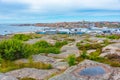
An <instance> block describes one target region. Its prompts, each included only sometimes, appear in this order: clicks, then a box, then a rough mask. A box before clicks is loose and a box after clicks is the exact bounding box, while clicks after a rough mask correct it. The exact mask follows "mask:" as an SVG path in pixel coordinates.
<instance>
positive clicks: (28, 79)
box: [20, 77, 36, 80]
mask: <svg viewBox="0 0 120 80" xmlns="http://www.w3.org/2000/svg"><path fill="white" fill-rule="evenodd" d="M20 80H36V79H34V78H28V77H24V78H21V79H20Z"/></svg>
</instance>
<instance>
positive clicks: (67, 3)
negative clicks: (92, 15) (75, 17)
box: [2, 0, 120, 12]
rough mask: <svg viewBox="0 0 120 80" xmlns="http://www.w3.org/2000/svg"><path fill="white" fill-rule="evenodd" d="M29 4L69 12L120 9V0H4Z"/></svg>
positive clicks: (41, 10) (44, 10)
mask: <svg viewBox="0 0 120 80" xmlns="http://www.w3.org/2000/svg"><path fill="white" fill-rule="evenodd" d="M2 2H6V3H23V4H27V5H29V8H28V9H29V10H30V11H38V12H49V11H50V12H61V11H64V12H67V11H73V10H82V9H104V10H120V0H2Z"/></svg>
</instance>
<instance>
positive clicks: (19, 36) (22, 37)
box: [12, 34, 32, 41]
mask: <svg viewBox="0 0 120 80" xmlns="http://www.w3.org/2000/svg"><path fill="white" fill-rule="evenodd" d="M12 38H13V39H17V40H21V41H27V40H29V39H31V38H32V37H31V36H30V35H26V34H15V35H14V36H13V37H12Z"/></svg>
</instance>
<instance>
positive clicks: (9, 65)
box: [0, 60, 52, 72]
mask: <svg viewBox="0 0 120 80" xmlns="http://www.w3.org/2000/svg"><path fill="white" fill-rule="evenodd" d="M21 68H36V69H51V68H52V65H51V64H46V63H43V62H33V61H31V62H28V63H23V62H17V63H15V62H13V61H8V60H3V61H2V62H1V65H0V72H8V71H12V70H16V69H21Z"/></svg>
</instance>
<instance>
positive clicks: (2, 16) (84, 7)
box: [0, 0, 120, 23]
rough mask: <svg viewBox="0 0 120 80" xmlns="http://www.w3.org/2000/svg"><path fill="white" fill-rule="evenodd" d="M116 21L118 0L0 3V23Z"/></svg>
mask: <svg viewBox="0 0 120 80" xmlns="http://www.w3.org/2000/svg"><path fill="white" fill-rule="evenodd" d="M82 20H87V21H120V0H0V23H37V22H62V21H82Z"/></svg>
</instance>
